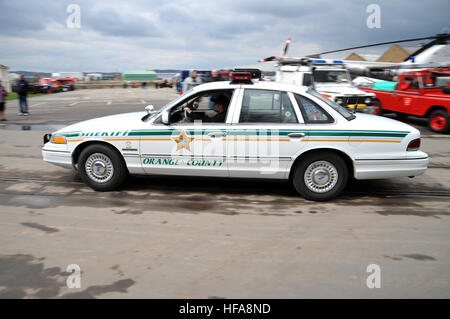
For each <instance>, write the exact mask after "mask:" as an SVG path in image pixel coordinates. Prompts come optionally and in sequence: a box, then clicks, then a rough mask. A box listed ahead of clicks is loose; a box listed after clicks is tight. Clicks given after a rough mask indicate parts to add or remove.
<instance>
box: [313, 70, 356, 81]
mask: <svg viewBox="0 0 450 319" xmlns="http://www.w3.org/2000/svg"><path fill="white" fill-rule="evenodd" d="M314 81H315V82H319V83H328V82H333V83H348V82H350V81H349V76H348V73H347V71H345V70H342V71H340V70H339V71H331V70H316V71H315V72H314Z"/></svg>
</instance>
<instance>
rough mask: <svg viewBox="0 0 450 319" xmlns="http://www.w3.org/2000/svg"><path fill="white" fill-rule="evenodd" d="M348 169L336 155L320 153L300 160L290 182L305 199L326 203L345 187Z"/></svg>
mask: <svg viewBox="0 0 450 319" xmlns="http://www.w3.org/2000/svg"><path fill="white" fill-rule="evenodd" d="M347 181H348V168H347V165H346V164H345V161H344V160H343V159H342V158H341V157H340V156H339V155H337V154H334V153H331V152H320V153H314V154H310V155H307V156H306V157H305V158H302V159H301V160H300V162H299V163H298V165H297V166H296V167H295V171H294V174H293V179H292V182H293V184H294V187H295V189H296V191H297V192H298V193H299V194H300V195H301V196H303V197H304V198H305V199H308V200H313V201H326V200H330V199H333V198H335V197H336V196H338V195H339V194H340V193H341V192H342V191H343V190H344V188H345V186H346V185H347Z"/></svg>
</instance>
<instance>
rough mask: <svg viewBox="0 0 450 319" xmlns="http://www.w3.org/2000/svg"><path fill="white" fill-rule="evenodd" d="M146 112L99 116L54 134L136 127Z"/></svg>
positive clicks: (140, 123)
mask: <svg viewBox="0 0 450 319" xmlns="http://www.w3.org/2000/svg"><path fill="white" fill-rule="evenodd" d="M146 114H147V113H146V112H133V113H123V114H116V115H109V116H104V117H99V118H95V119H91V120H87V121H82V122H78V123H75V124H72V125H69V126H66V127H64V128H62V129H60V130H58V131H56V132H54V134H63V133H68V132H71V133H72V132H87V131H89V132H94V131H96V132H101V131H117V130H122V131H123V130H131V129H136V128H138V127H139V126H140V125H142V123H143V122H142V120H141V119H142V117H144V116H145V115H146Z"/></svg>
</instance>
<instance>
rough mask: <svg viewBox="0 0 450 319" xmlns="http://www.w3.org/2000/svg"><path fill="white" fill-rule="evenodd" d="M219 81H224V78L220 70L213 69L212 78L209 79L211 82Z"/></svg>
mask: <svg viewBox="0 0 450 319" xmlns="http://www.w3.org/2000/svg"><path fill="white" fill-rule="evenodd" d="M217 81H224V79H223V78H222V76H221V75H220V73H219V70H216V69H213V70H211V78H210V79H209V82H217Z"/></svg>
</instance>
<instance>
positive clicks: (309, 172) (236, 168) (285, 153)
mask: <svg viewBox="0 0 450 319" xmlns="http://www.w3.org/2000/svg"><path fill="white" fill-rule="evenodd" d="M256 73H257V72H235V73H233V77H232V78H233V81H231V82H213V83H208V84H203V85H199V86H197V87H195V88H193V89H192V90H190V91H188V92H186V93H185V94H183V95H181V96H179V97H177V98H176V99H175V100H173V101H171V102H170V103H169V104H167V105H166V106H164V107H163V108H161V109H160V110H159V111H155V110H153V107H152V106H148V107H147V108H146V110H147V112H136V113H127V114H121V115H112V116H106V117H102V118H98V119H93V120H88V121H84V122H80V123H77V124H73V125H70V126H67V127H65V128H63V129H61V130H59V131H57V132H54V133H52V134H46V135H45V136H44V147H43V150H42V154H43V158H44V160H45V161H47V162H50V163H53V164H56V165H60V166H64V167H72V166H73V167H75V168H77V169H78V172H79V174H80V176H81V178H82V179H83V181H85V182H86V184H88V185H89V186H91V187H92V188H94V189H95V190H99V191H107V190H113V189H116V188H117V187H118V186H119V185H120V184H121V183H122V182H123V181H124V179H125V178H126V176H127V175H128V174H134V175H145V174H158V175H164V174H166V175H180V176H181V175H184V176H214V177H231V178H233V177H237V178H264V179H268V178H269V179H280V180H283V179H285V180H290V181H292V183H293V185H294V187H295V189H296V190H297V191H298V193H299V194H300V195H302V196H303V197H305V198H307V199H310V200H328V199H331V198H333V197H335V196H337V195H338V194H339V193H340V192H341V191H342V190H343V189H344V188H345V185H346V183H347V180H348V179H349V178H350V177H354V178H356V179H383V178H396V177H405V176H416V175H420V174H423V173H424V172H425V170H426V168H427V165H428V161H429V159H428V155H427V154H426V153H424V152H422V151H420V150H419V147H420V133H419V131H418V130H417V129H415V128H413V127H411V126H409V125H407V124H404V123H401V122H398V121H395V120H392V119H388V118H384V117H378V116H374V115H368V114H359V113H356V114H354V113H352V112H351V111H349V110H348V109H346V108H344V107H342V106H340V105H338V104H336V103H335V102H333V101H331V100H329V99H327V98H326V97H324V96H322V95H320V94H319V93H317V92H316V91H314V90H313V89H310V88H307V87H302V86H296V85H289V84H281V83H274V82H262V81H254V82H253V81H252V80H251V79H252V77H255V76H256V77H257V76H258V75H257V74H256Z"/></svg>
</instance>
